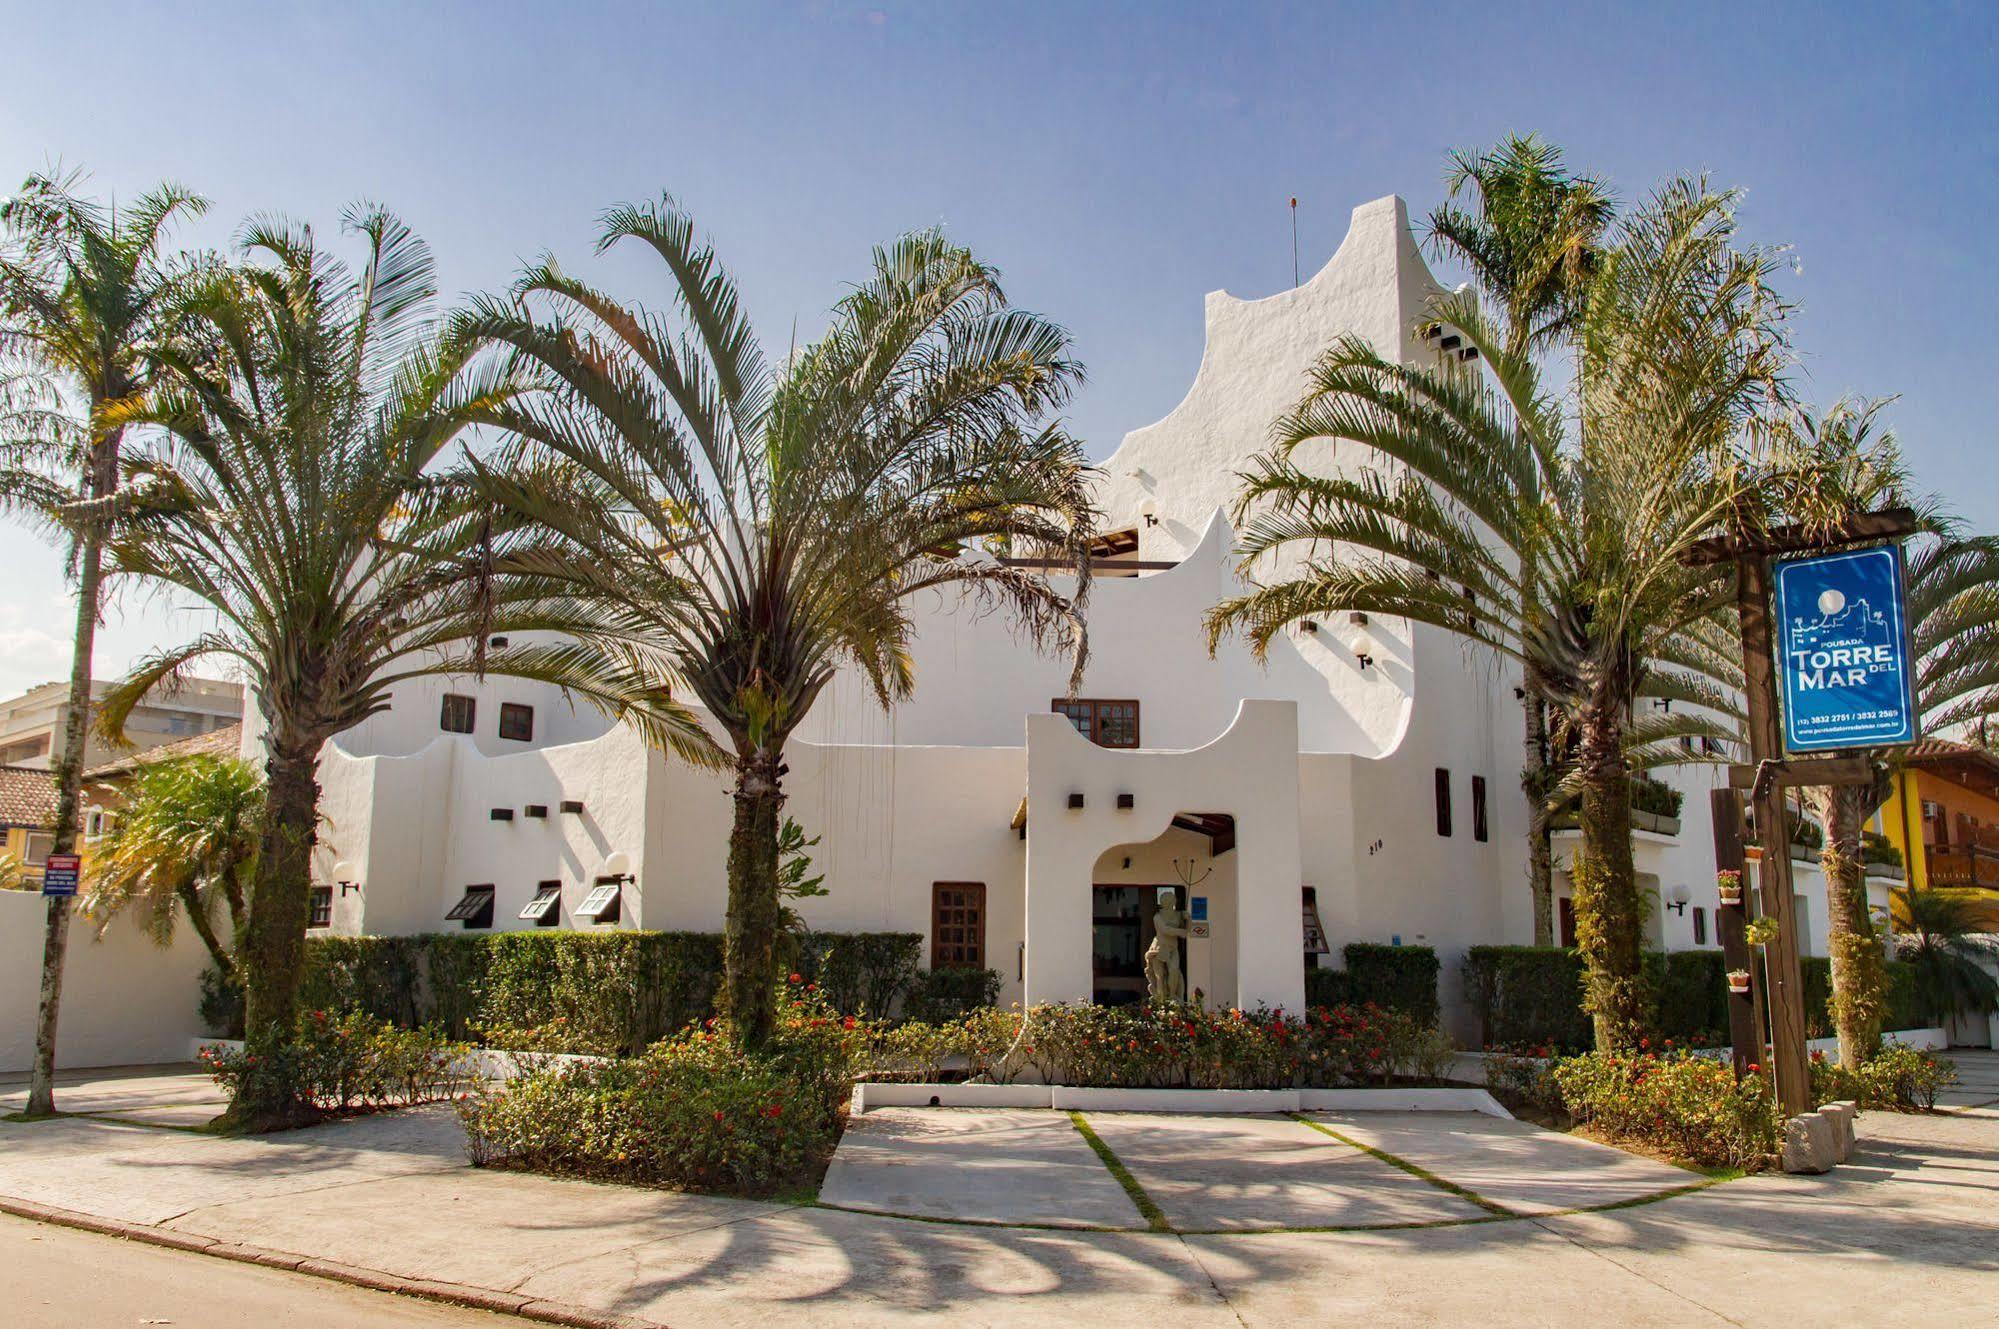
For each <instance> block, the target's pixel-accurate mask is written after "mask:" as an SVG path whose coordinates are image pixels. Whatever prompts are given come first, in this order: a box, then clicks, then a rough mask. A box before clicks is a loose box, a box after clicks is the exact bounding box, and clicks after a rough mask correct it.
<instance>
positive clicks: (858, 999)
mask: <svg viewBox="0 0 1999 1329" xmlns="http://www.w3.org/2000/svg"><path fill="white" fill-rule="evenodd" d="M793 946H794V952H795V953H794V955H793V958H792V960H791V969H792V971H793V972H795V973H797V974H799V975H801V976H802V977H803V978H804V980H805V981H806V982H808V983H817V984H819V986H820V987H821V988H822V989H823V990H824V991H825V993H826V999H827V1000H828V1001H829V1002H831V1003H832V1005H833V1008H834V1009H835V1010H838V1011H840V1012H841V1013H842V1014H845V1015H862V1016H874V1017H876V1018H880V1017H883V1016H887V1015H892V1014H894V1013H895V1011H896V1008H897V1006H898V1004H899V1003H900V1001H901V999H902V995H903V994H904V993H905V992H907V991H908V990H909V986H910V984H912V983H913V982H915V981H916V976H917V973H918V972H919V970H918V964H919V962H920V960H921V959H922V956H923V934H922V933H920V932H802V933H799V934H798V935H797V937H796V940H795V942H794V943H793Z"/></svg>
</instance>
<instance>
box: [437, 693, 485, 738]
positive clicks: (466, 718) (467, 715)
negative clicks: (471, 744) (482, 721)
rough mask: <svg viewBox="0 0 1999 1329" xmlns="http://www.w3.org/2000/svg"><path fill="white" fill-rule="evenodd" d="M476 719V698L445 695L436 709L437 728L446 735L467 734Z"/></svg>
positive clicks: (477, 702)
mask: <svg viewBox="0 0 1999 1329" xmlns="http://www.w3.org/2000/svg"><path fill="white" fill-rule="evenodd" d="M478 719H479V701H478V698H476V697H467V696H465V695H463V694H462V693H457V692H447V693H445V694H444V700H443V701H442V702H441V703H440V704H439V705H438V708H437V727H438V728H439V729H442V730H443V731H444V732H445V733H447V734H469V733H471V732H472V726H473V725H474V724H476V723H477V722H478Z"/></svg>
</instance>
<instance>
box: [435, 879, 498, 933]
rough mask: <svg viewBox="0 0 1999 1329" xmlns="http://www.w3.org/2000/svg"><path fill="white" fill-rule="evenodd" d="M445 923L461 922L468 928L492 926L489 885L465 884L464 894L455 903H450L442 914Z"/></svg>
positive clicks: (491, 902)
mask: <svg viewBox="0 0 1999 1329" xmlns="http://www.w3.org/2000/svg"><path fill="white" fill-rule="evenodd" d="M444 921H445V922H447V923H462V924H463V925H465V926H466V927H468V928H489V927H491V926H493V888H492V887H491V886H467V887H466V888H465V894H464V895H463V896H462V897H460V899H459V901H458V903H457V904H455V905H452V906H451V909H450V911H449V912H447V913H446V914H445V915H444Z"/></svg>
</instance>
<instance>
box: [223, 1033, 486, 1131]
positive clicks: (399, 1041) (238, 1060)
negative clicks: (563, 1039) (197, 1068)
mask: <svg viewBox="0 0 1999 1329" xmlns="http://www.w3.org/2000/svg"><path fill="white" fill-rule="evenodd" d="M470 1050H471V1049H470V1046H469V1045H468V1044H464V1043H454V1042H451V1041H450V1040H448V1039H446V1038H445V1037H444V1036H443V1035H442V1034H440V1033H438V1032H437V1031H436V1030H434V1029H398V1028H397V1027H395V1026H394V1025H392V1024H388V1023H385V1022H383V1021H381V1020H377V1019H375V1018H373V1017H372V1016H369V1015H365V1014H362V1013H361V1012H359V1011H350V1012H348V1013H347V1014H345V1015H340V1016H335V1015H332V1014H329V1013H328V1012H326V1011H307V1012H305V1013H304V1014H302V1015H300V1016H299V1021H298V1030H297V1033H296V1035H295V1036H294V1038H293V1039H292V1041H291V1042H290V1043H289V1044H288V1045H286V1046H285V1047H284V1048H283V1049H282V1050H281V1051H280V1052H278V1053H277V1054H275V1055H277V1056H280V1057H284V1058H286V1059H288V1060H289V1061H290V1062H291V1066H290V1068H289V1074H288V1075H287V1077H286V1078H287V1080H288V1081H289V1082H290V1083H292V1084H294V1085H296V1086H297V1091H298V1094H299V1098H300V1100H301V1102H302V1103H303V1104H304V1105H305V1106H307V1107H310V1108H312V1109H313V1110H315V1111H319V1112H354V1111H361V1110H366V1109H373V1108H383V1107H406V1106H409V1105H411V1104H415V1103H431V1102H436V1101H439V1100H441V1099H447V1098H455V1097H456V1096H457V1095H458V1094H459V1093H460V1092H462V1091H463V1089H464V1088H465V1086H466V1084H467V1082H468V1079H469V1076H468V1075H467V1073H466V1072H465V1070H464V1069H463V1066H464V1061H465V1058H466V1056H467V1054H468V1053H469V1052H470ZM201 1061H202V1064H203V1065H204V1066H205V1067H207V1069H208V1073H209V1074H210V1075H211V1076H212V1077H214V1080H215V1082H216V1084H218V1085H220V1086H221V1087H222V1088H223V1090H224V1091H225V1092H227V1093H228V1094H229V1096H230V1097H231V1098H232V1099H233V1098H234V1097H235V1096H236V1090H237V1087H238V1086H239V1085H240V1084H241V1082H242V1080H243V1078H244V1076H245V1075H247V1074H248V1073H249V1072H250V1071H251V1069H252V1068H254V1067H255V1066H256V1064H257V1063H256V1058H254V1057H252V1056H251V1055H249V1054H248V1053H247V1052H245V1051H243V1050H241V1049H228V1048H221V1047H204V1048H203V1049H202V1050H201Z"/></svg>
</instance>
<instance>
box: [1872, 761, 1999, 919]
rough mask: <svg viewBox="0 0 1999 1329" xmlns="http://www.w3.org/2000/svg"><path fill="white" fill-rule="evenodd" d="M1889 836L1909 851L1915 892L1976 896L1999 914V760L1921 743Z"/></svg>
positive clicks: (1904, 775) (1890, 812)
mask: <svg viewBox="0 0 1999 1329" xmlns="http://www.w3.org/2000/svg"><path fill="white" fill-rule="evenodd" d="M1881 831H1882V834H1884V835H1886V836H1887V837H1888V839H1889V841H1890V843H1892V844H1893V845H1894V846H1895V847H1896V848H1897V849H1899V850H1901V851H1902V861H1903V863H1905V864H1906V865H1907V868H1908V875H1909V885H1910V886H1912V887H1914V888H1916V889H1918V890H1921V889H1923V888H1925V887H1952V888H1959V889H1970V890H1975V891H1977V892H1978V893H1979V895H1980V896H1981V897H1983V898H1984V900H1985V901H1986V902H1988V903H1989V904H1990V905H1991V907H1992V909H1993V911H1994V913H1995V915H1999V757H1995V756H1994V755H1993V754H1992V753H1990V752H1988V751H1986V750H1985V749H1984V748H1981V747H1974V746H1972V745H1971V744H1969V743H1955V742H1952V741H1950V740H1948V739H1941V738H1931V739H1925V740H1924V741H1922V742H1921V743H1918V744H1916V745H1915V747H1913V748H1912V749H1910V752H1909V755H1908V758H1907V760H1906V763H1905V764H1904V766H1903V768H1902V770H1901V771H1900V772H1898V773H1897V774H1896V776H1895V783H1894V786H1893V790H1892V793H1891V794H1890V796H1889V799H1888V803H1887V805H1886V806H1885V807H1883V808H1882V809H1881Z"/></svg>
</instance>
